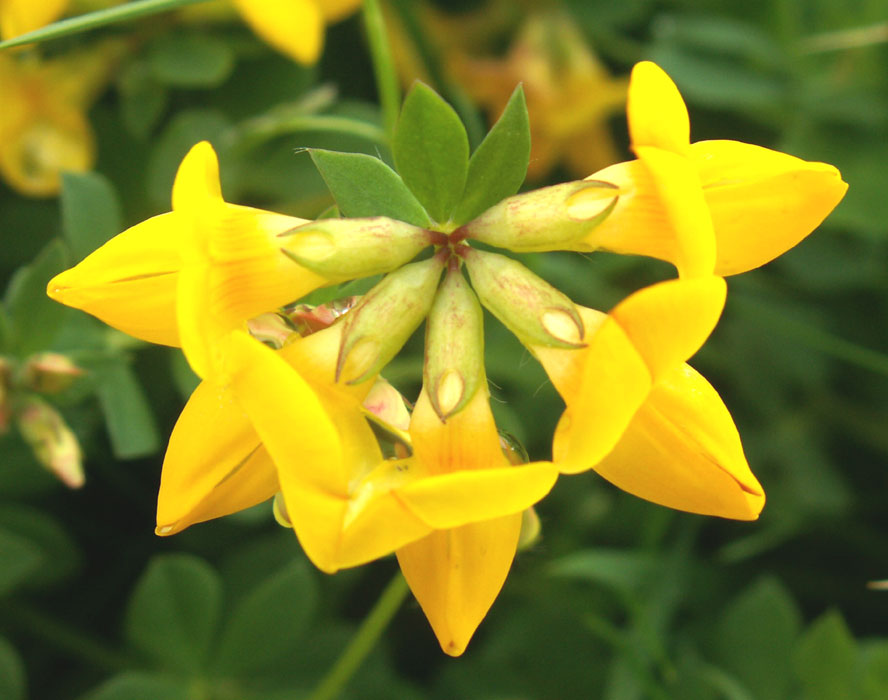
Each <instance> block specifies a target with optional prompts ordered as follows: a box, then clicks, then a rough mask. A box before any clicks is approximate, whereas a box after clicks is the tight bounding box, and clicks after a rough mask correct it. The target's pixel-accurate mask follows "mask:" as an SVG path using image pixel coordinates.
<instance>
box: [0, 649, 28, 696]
mask: <svg viewBox="0 0 888 700" xmlns="http://www.w3.org/2000/svg"><path fill="white" fill-rule="evenodd" d="M0 698H3V700H24V698H25V667H24V665H23V664H22V660H21V658H20V657H19V655H18V652H16V650H15V648H13V646H12V644H10V643H9V642H8V641H6V639H4V638H3V637H0Z"/></svg>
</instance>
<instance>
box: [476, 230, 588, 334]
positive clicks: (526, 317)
mask: <svg viewBox="0 0 888 700" xmlns="http://www.w3.org/2000/svg"><path fill="white" fill-rule="evenodd" d="M463 257H464V259H465V261H466V268H467V269H468V271H469V276H470V277H471V279H472V286H473V287H474V288H475V291H476V292H477V293H478V296H479V297H480V299H481V303H482V304H484V306H486V307H487V308H488V309H489V310H490V312H491V313H492V314H493V315H494V316H496V317H497V318H498V319H499V320H500V322H502V324H503V325H504V326H506V328H508V329H509V330H510V331H512V333H514V334H515V335H516V336H517V337H518V339H519V340H520V341H521V342H522V343H524V344H525V345H546V346H552V347H561V348H577V347H582V346H583V345H584V343H583V337H584V335H585V329H584V328H583V321H582V319H581V318H580V314H579V312H577V309H576V307H575V306H574V304H573V302H572V301H571V300H570V299H569V298H568V297H567V296H565V295H564V294H562V293H561V292H559V291H558V290H557V289H555V287H553V286H552V285H550V284H549V283H548V282H546V281H545V280H543V279H540V278H539V277H537V276H536V275H535V274H533V273H532V272H531V271H530V270H528V269H527V268H526V267H524V265H522V264H521V263H519V262H517V261H516V260H512V259H511V258H507V257H506V256H505V255H499V254H497V253H486V252H481V251H478V250H474V249H471V248H467V249H466V250H465V251H464V252H463Z"/></svg>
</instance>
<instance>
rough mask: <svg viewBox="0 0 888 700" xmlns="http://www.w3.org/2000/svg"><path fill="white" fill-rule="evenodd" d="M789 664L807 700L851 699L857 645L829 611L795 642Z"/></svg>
mask: <svg viewBox="0 0 888 700" xmlns="http://www.w3.org/2000/svg"><path fill="white" fill-rule="evenodd" d="M793 660H794V662H795V664H794V665H795V669H796V673H797V674H798V676H799V679H800V680H801V682H802V687H803V688H804V689H805V694H804V697H805V698H806V699H807V700H832V699H833V698H850V697H853V696H854V693H853V692H852V686H853V683H854V670H855V668H854V667H855V664H856V663H857V644H856V642H855V641H854V637H853V636H852V635H851V632H850V631H849V630H848V626H847V625H846V624H845V621H844V620H843V619H842V616H841V614H840V613H838V612H836V611H830V612H827V613H825V614H824V615H822V616H821V617H819V618H818V619H817V620H815V621H814V622H813V623H812V624H811V626H810V627H809V628H808V629H807V630H806V631H805V634H804V636H802V638H801V640H800V641H799V644H798V646H797V647H796V649H795V655H794V659H793Z"/></svg>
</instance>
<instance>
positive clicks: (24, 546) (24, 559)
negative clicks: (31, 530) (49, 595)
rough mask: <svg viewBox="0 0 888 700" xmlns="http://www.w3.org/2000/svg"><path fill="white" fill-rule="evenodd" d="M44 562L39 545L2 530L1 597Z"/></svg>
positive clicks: (0, 546) (0, 535) (0, 536)
mask: <svg viewBox="0 0 888 700" xmlns="http://www.w3.org/2000/svg"><path fill="white" fill-rule="evenodd" d="M35 468H36V467H35ZM43 561H44V559H43V553H42V552H41V551H40V547H39V546H38V545H37V544H35V543H34V542H32V541H31V540H29V539H27V538H26V537H22V536H21V535H18V534H15V533H13V532H9V531H8V530H6V529H0V595H4V594H6V593H8V592H9V591H11V590H13V589H14V588H15V587H16V586H18V585H19V584H21V583H22V582H23V581H25V580H27V579H28V578H29V577H30V576H32V575H33V574H34V573H35V572H36V571H37V570H38V569H39V568H40V565H41V564H42V563H43Z"/></svg>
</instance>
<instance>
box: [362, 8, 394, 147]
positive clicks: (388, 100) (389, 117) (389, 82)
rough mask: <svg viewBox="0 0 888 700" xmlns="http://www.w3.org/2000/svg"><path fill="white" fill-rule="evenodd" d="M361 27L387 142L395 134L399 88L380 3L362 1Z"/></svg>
mask: <svg viewBox="0 0 888 700" xmlns="http://www.w3.org/2000/svg"><path fill="white" fill-rule="evenodd" d="M364 26H365V27H366V30H367V40H368V41H369V43H370V56H371V57H372V59H373V73H374V75H375V76H376V89H377V91H378V92H379V103H380V105H381V107H382V122H383V125H384V126H385V133H386V134H388V137H389V139H391V137H392V136H393V135H394V133H395V125H396V124H397V123H398V112H399V111H400V109H401V86H400V84H399V83H398V73H397V71H396V70H395V62H394V61H393V60H392V51H391V45H390V44H389V40H388V33H387V32H386V29H385V21H384V20H383V17H382V10H381V9H380V7H379V0H364Z"/></svg>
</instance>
